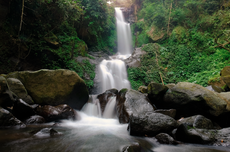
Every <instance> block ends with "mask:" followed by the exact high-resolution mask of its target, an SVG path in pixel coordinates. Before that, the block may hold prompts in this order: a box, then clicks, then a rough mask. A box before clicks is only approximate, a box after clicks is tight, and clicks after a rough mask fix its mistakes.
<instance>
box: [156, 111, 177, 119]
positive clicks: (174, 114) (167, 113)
mask: <svg viewBox="0 0 230 152" xmlns="http://www.w3.org/2000/svg"><path fill="white" fill-rule="evenodd" d="M154 112H155V113H161V114H164V115H167V116H169V117H172V118H173V119H175V117H176V109H168V110H167V109H157V110H155V111H154Z"/></svg>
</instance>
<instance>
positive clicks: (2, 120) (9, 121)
mask: <svg viewBox="0 0 230 152" xmlns="http://www.w3.org/2000/svg"><path fill="white" fill-rule="evenodd" d="M0 127H20V128H24V127H26V125H25V124H23V123H22V122H21V121H20V120H18V119H17V118H16V117H14V116H13V115H12V114H11V113H10V112H9V111H8V110H6V109H3V108H2V107H0Z"/></svg>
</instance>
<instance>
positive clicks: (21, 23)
mask: <svg viewBox="0 0 230 152" xmlns="http://www.w3.org/2000/svg"><path fill="white" fill-rule="evenodd" d="M23 12H24V0H22V14H21V22H20V27H19V31H18V36H19V34H20V31H21V29H22V22H23V14H24V13H23Z"/></svg>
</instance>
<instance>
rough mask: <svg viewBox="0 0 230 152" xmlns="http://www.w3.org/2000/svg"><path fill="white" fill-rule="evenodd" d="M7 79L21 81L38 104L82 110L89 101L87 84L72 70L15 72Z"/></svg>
mask: <svg viewBox="0 0 230 152" xmlns="http://www.w3.org/2000/svg"><path fill="white" fill-rule="evenodd" d="M7 78H16V79H19V80H20V81H21V82H22V84H23V85H24V86H25V88H26V90H27V91H28V94H29V95H30V96H31V97H32V99H33V100H34V102H35V103H36V104H40V105H53V106H56V105H60V104H68V105H70V106H71V107H73V108H76V109H78V110H80V109H81V108H82V107H83V105H84V104H85V103H86V102H87V101H88V98H89V94H88V90H87V87H86V85H85V82H84V81H83V80H82V79H81V78H80V77H79V76H78V74H77V73H75V72H74V71H71V70H65V69H58V70H46V69H42V70H39V71H22V72H13V73H10V74H8V75H7Z"/></svg>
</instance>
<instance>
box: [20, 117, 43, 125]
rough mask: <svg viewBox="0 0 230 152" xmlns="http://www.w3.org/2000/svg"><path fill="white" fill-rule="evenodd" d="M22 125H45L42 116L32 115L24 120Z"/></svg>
mask: <svg viewBox="0 0 230 152" xmlns="http://www.w3.org/2000/svg"><path fill="white" fill-rule="evenodd" d="M24 123H25V124H27V125H28V124H41V123H45V119H44V118H43V117H42V116H39V115H34V116H31V117H29V118H28V119H26V120H25V121H24Z"/></svg>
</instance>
